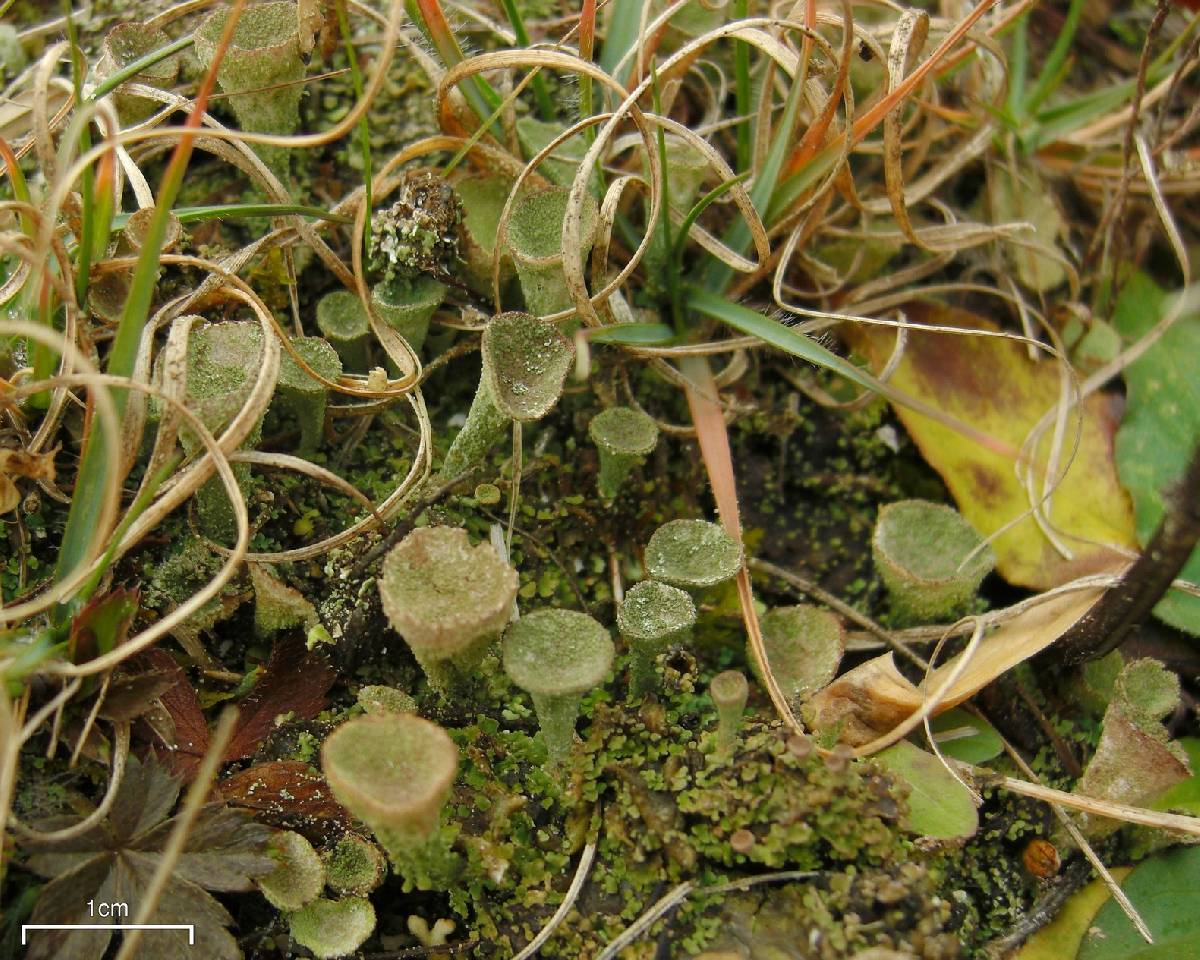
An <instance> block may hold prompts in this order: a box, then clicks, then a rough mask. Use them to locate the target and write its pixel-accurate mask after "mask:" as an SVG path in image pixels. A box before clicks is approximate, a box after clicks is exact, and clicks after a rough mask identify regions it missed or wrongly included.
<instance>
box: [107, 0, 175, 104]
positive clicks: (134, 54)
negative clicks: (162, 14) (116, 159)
mask: <svg viewBox="0 0 1200 960" xmlns="http://www.w3.org/2000/svg"><path fill="white" fill-rule="evenodd" d="M170 42H171V38H170V37H168V36H167V35H166V34H165V33H164V32H163V31H162V30H160V29H159V28H158V27H149V26H147V25H146V24H144V23H136V22H129V23H119V24H117V25H116V26H115V27H113V28H112V29H111V30H109V31H108V33H107V34H105V36H104V43H103V44H102V45H101V49H100V59H99V61H98V62H97V63H96V77H97V78H98V79H101V80H103V79H106V78H108V77H111V76H112V75H113V74H115V73H117V72H118V71H121V70H124V69H125V68H126V67H128V66H129V65H130V64H132V63H134V62H135V61H138V60H141V59H142V57H144V56H146V55H147V54H150V53H153V52H154V51H155V50H158V49H160V48H162V47H165V46H166V45H167V44H168V43H170ZM178 73H179V58H178V57H177V56H175V55H172V56H169V57H166V58H165V59H162V60H159V61H158V63H153V64H151V65H150V66H148V67H145V68H144V69H142V70H140V71H139V72H138V73H137V74H136V75H135V76H134V77H133V78H132V80H131V81H126V83H123V84H121V86H119V87H117V89H116V91H115V92H114V93H113V100H114V101H115V103H116V105H117V116H118V117H120V120H121V123H122V124H124V125H125V126H130V125H131V124H134V123H137V122H138V121H139V120H143V119H145V118H146V117H147V116H149V115H150V114H151V113H153V112H154V110H155V109H156V108H158V107H161V106H163V104H162V103H160V102H159V101H157V100H152V99H150V98H149V97H143V96H140V95H138V94H136V93H130V92H128V90H127V87H128V84H129V83H130V82H132V83H140V84H144V85H145V86H148V87H163V88H166V87H169V86H170V85H171V84H172V83H174V82H175V77H176V75H177V74H178Z"/></svg>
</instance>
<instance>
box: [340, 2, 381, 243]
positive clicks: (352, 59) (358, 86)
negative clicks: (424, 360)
mask: <svg viewBox="0 0 1200 960" xmlns="http://www.w3.org/2000/svg"><path fill="white" fill-rule="evenodd" d="M337 17H338V30H340V31H341V34H342V45H343V47H344V48H345V51H346V61H347V62H348V63H349V64H350V79H351V82H352V83H353V84H354V99H355V101H356V102H357V101H360V100H362V98H363V81H362V71H361V70H359V68H358V55H357V54H356V53H355V50H354V37H353V35H352V34H351V33H350V18H349V17H348V16H347V15H346V0H338V2H337ZM367 116H368V115H367V114H365V113H364V114H363V117H362V119H361V120H360V121H359V122H358V148H359V150H360V152H361V153H362V164H363V202H364V204H365V206H366V229H365V230H364V231H363V245H364V247H369V246H370V244H371V208H372V206H374V190H373V186H374V184H373V178H372V174H371V124H370V121H369V120H368V119H367ZM367 252H368V251H367V250H366V249H364V250H363V254H364V255H366V254H367Z"/></svg>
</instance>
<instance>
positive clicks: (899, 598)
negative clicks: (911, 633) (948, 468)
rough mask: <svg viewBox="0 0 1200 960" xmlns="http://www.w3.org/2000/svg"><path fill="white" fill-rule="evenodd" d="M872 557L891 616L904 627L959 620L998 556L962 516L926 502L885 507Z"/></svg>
mask: <svg viewBox="0 0 1200 960" xmlns="http://www.w3.org/2000/svg"><path fill="white" fill-rule="evenodd" d="M871 553H872V556H873V557H874V559H875V568H876V569H877V570H878V571H879V575H880V577H881V578H882V579H883V584H884V586H885V587H886V588H887V591H888V596H889V597H890V599H891V604H892V612H893V613H894V614H895V615H896V617H897V619H898V620H902V621H903V622H906V623H928V622H931V621H938V620H951V619H954V618H955V617H957V616H959V615H960V614H961V613H963V612H965V610H966V609H967V607H968V606H969V605H970V603H971V600H972V598H973V597H974V596H975V593H976V591H977V590H978V589H979V584H980V583H981V582H982V581H983V578H984V577H986V576H987V575H988V573H990V572H991V570H992V568H993V567H994V566H995V565H996V555H995V554H994V553H993V552H992V550H991V548H990V547H984V546H983V539H982V538H981V537H980V536H979V534H978V532H976V530H975V528H974V527H972V526H971V525H970V524H969V523H968V522H967V521H966V519H965V518H964V517H963V516H962V514H960V513H959V512H958V511H957V510H955V509H954V508H953V507H949V506H947V505H945V504H942V503H931V502H930V501H928V500H900V501H898V502H896V503H889V504H887V505H886V506H884V507H883V508H881V509H880V511H879V516H878V518H877V519H876V521H875V533H874V536H873V537H872V538H871ZM968 557H970V559H969V560H968V559H967V558H968ZM964 561H966V562H965V563H964Z"/></svg>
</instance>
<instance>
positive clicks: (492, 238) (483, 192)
mask: <svg viewBox="0 0 1200 960" xmlns="http://www.w3.org/2000/svg"><path fill="white" fill-rule="evenodd" d="M511 189H512V180H510V179H509V178H507V177H502V176H496V175H494V174H479V175H476V176H472V177H463V179H461V180H457V181H455V183H454V192H455V193H456V194H458V198H459V200H460V201H461V202H462V210H463V217H462V223H461V224H460V226H459V240H460V243H459V250H460V252H461V255H462V259H463V268H462V270H463V278H464V279H465V280H466V283H467V286H469V287H470V288H471V289H472V290H474V291H475V292H476V293H478V294H481V295H482V296H491V293H492V253H493V251H494V250H495V248H496V229H497V227H498V225H499V223H500V214H501V212H502V211H503V210H504V201H505V200H507V199H508V193H509V190H511ZM512 278H513V262H512V258H511V257H509V256H507V255H505V254H501V256H500V286H501V288H503V287H504V286H506V285H507V284H508V282H509V281H510V280H512Z"/></svg>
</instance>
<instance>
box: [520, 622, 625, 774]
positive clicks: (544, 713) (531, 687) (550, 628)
mask: <svg viewBox="0 0 1200 960" xmlns="http://www.w3.org/2000/svg"><path fill="white" fill-rule="evenodd" d="M614 653H615V651H614V648H613V642H612V638H611V637H610V636H609V635H608V631H607V630H606V629H605V628H604V627H603V626H602V625H601V624H600V623H599V622H598V621H596V620H595V619H593V618H592V617H589V616H588V615H587V614H586V613H579V612H577V611H575V610H537V611H535V612H534V613H530V614H526V615H525V616H523V617H521V618H520V619H519V620H515V621H514V622H513V623H512V624H510V625H509V627H508V629H507V630H506V631H505V632H504V672H505V673H507V674H508V678H509V679H510V680H511V681H512V682H513V683H515V684H516V685H517V686H518V687H520V688H521V689H522V690H524V691H525V692H526V693H528V694H529V696H530V697H531V698H532V700H533V708H534V710H536V711H537V716H538V724H539V726H540V727H541V731H542V740H543V741H544V742H545V744H546V752H547V754H548V755H549V760H550V764H551V765H552V766H558V765H561V764H562V763H564V762H565V761H566V760H567V758H568V757H569V756H570V754H571V744H572V743H573V741H574V739H575V721H576V719H577V718H578V716H579V705H580V703H581V702H582V700H583V696H584V694H586V693H588V692H590V691H591V690H594V689H595V688H596V687H598V686H599V685H600V684H601V683H602V682H603V681H604V678H605V677H606V676H607V675H608V672H609V671H610V670H611V669H612V663H613V656H614Z"/></svg>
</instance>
